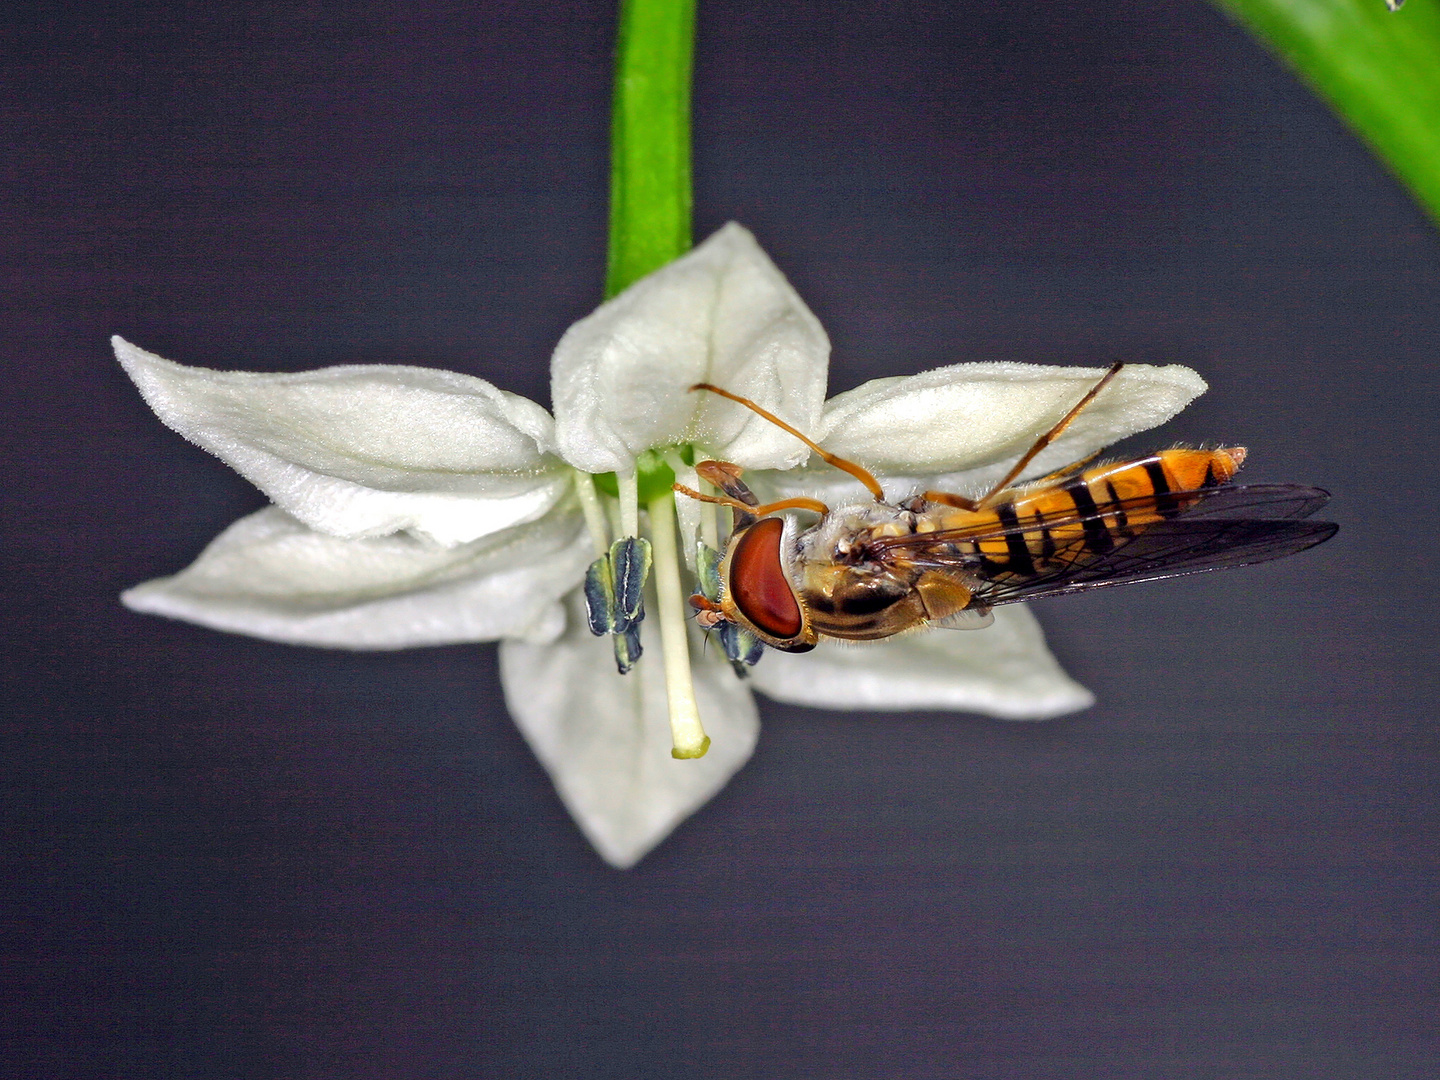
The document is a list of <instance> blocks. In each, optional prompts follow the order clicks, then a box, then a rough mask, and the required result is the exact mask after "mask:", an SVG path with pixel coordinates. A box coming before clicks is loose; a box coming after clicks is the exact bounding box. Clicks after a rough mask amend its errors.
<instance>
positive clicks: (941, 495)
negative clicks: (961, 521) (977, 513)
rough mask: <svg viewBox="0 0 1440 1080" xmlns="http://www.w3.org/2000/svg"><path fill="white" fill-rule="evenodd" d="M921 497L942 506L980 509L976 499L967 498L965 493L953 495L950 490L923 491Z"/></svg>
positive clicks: (957, 508) (959, 508) (958, 508)
mask: <svg viewBox="0 0 1440 1080" xmlns="http://www.w3.org/2000/svg"><path fill="white" fill-rule="evenodd" d="M920 498H922V499H924V500H925V501H926V502H932V503H939V504H940V505H941V506H953V507H955V509H956V510H978V509H979V507H980V504H979V503H978V502H977V501H976V500H974V499H967V498H966V497H965V496H964V495H952V494H950V492H948V491H922V492H921V493H920Z"/></svg>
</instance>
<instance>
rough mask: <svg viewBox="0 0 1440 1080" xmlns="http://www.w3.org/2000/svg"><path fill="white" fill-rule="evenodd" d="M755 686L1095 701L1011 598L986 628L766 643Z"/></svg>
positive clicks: (857, 700) (808, 697) (800, 694)
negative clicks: (787, 648)
mask: <svg viewBox="0 0 1440 1080" xmlns="http://www.w3.org/2000/svg"><path fill="white" fill-rule="evenodd" d="M751 681H752V682H753V683H754V685H755V688H756V689H757V690H759V691H760V692H761V693H762V694H765V695H767V696H768V697H772V698H774V699H775V700H777V701H788V702H791V703H793V704H796V705H810V706H813V707H816V708H834V709H883V710H886V711H895V712H899V711H902V710H905V709H943V710H946V711H954V712H977V713H986V714H988V715H990V716H998V717H1001V718H1002V719H1005V720H1045V719H1048V718H1050V717H1052V716H1059V715H1060V714H1061V713H1068V712H1074V711H1075V710H1077V709H1084V708H1087V707H1089V706H1090V705H1093V704H1094V703H1095V699H1094V697H1093V696H1092V695H1091V694H1090V692H1089V691H1088V690H1086V689H1085V688H1084V687H1083V686H1081V685H1080V684H1079V683H1077V682H1075V681H1074V680H1072V679H1071V678H1070V677H1069V676H1068V675H1066V674H1065V672H1064V671H1062V670H1061V669H1060V665H1059V663H1058V662H1057V661H1056V660H1055V658H1054V657H1053V656H1051V655H1050V650H1049V649H1047V648H1046V647H1045V637H1044V635H1043V634H1042V633H1041V632H1040V625H1039V623H1037V622H1036V621H1035V617H1034V616H1033V615H1031V614H1030V612H1029V611H1027V610H1026V609H1024V608H1023V607H1021V606H1019V605H1018V604H1010V605H1007V606H1005V607H1001V608H996V609H995V622H994V623H993V624H992V625H991V626H989V627H987V628H986V629H984V630H927V631H923V632H921V633H918V634H907V635H905V636H903V637H898V638H890V639H888V640H886V641H881V642H874V643H868V644H853V645H852V644H841V643H838V642H832V641H825V642H824V643H822V644H821V645H820V647H819V648H817V649H816V650H815V651H814V652H810V653H801V654H788V653H778V652H774V651H769V652H766V654H765V656H764V657H763V658H762V659H761V660H760V663H759V664H757V665H756V666H755V668H754V671H753V678H752V680H751Z"/></svg>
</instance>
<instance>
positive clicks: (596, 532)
mask: <svg viewBox="0 0 1440 1080" xmlns="http://www.w3.org/2000/svg"><path fill="white" fill-rule="evenodd" d="M575 491H576V493H577V494H578V495H579V496H580V509H581V510H583V511H584V512H585V527H586V528H587V529H589V530H590V542H591V543H593V544H594V545H595V554H596V555H597V556H600V557H601V558H604V556H605V554H606V553H607V552H608V551H609V550H610V530H609V529H608V528H607V527H606V524H605V510H604V508H603V507H602V506H601V505H600V496H599V495H597V494H596V493H595V481H594V479H593V478H592V477H591V476H590V474H589V473H587V472H581V471H580V470H579V469H576V470H575Z"/></svg>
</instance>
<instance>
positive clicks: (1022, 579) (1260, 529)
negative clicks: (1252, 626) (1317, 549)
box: [927, 518, 1339, 607]
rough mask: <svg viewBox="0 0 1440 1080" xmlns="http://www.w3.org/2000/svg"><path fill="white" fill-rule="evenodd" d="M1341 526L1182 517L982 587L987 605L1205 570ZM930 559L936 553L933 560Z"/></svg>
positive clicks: (1261, 556)
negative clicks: (1099, 551) (1096, 552)
mask: <svg viewBox="0 0 1440 1080" xmlns="http://www.w3.org/2000/svg"><path fill="white" fill-rule="evenodd" d="M1338 528H1339V526H1338V525H1336V524H1334V523H1333V522H1329V521H1283V520H1282V521H1247V520H1244V519H1234V520H1232V519H1228V518H1216V519H1200V520H1190V519H1182V520H1178V521H1160V522H1156V523H1155V524H1153V525H1149V526H1147V527H1146V528H1145V529H1144V531H1143V532H1141V533H1139V534H1138V535H1137V536H1136V537H1135V538H1134V539H1133V540H1128V541H1126V542H1124V543H1122V544H1120V545H1119V546H1117V547H1115V548H1114V549H1112V550H1111V551H1108V552H1106V553H1105V554H1103V555H1094V554H1092V553H1090V552H1089V551H1086V550H1085V549H1084V547H1083V545H1080V544H1075V545H1072V546H1071V547H1069V548H1067V549H1062V551H1061V552H1059V553H1057V555H1058V556H1059V558H1058V559H1057V562H1056V563H1055V564H1053V568H1051V567H1046V568H1045V569H1042V570H1041V571H1040V572H1039V573H1038V574H1033V575H1025V576H1021V575H1018V574H1016V575H1008V574H1007V575H1000V576H998V577H997V578H995V579H994V580H989V581H981V582H980V583H979V584H977V585H976V587H975V601H976V602H977V603H979V604H982V605H985V606H987V607H994V606H997V605H1000V604H1013V603H1016V602H1017V601H1021V600H1037V599H1039V598H1041V597H1045V596H1058V595H1060V594H1062V593H1070V592H1080V591H1083V590H1086V589H1098V588H1104V587H1107V586H1110V585H1129V584H1133V583H1134V582H1137V581H1156V580H1159V579H1161V578H1170V577H1180V576H1182V575H1184V574H1201V573H1205V572H1206V571H1209V570H1220V569H1223V568H1225V567H1230V566H1249V565H1250V564H1252V563H1260V562H1268V561H1269V560H1271V559H1280V558H1283V557H1285V556H1286V555H1294V554H1295V553H1296V552H1300V551H1304V550H1305V549H1306V548H1311V547H1314V546H1315V545H1316V544H1320V543H1323V542H1324V541H1326V540H1328V539H1329V538H1330V537H1332V536H1333V535H1335V531H1336V529H1338ZM927 561H928V560H927Z"/></svg>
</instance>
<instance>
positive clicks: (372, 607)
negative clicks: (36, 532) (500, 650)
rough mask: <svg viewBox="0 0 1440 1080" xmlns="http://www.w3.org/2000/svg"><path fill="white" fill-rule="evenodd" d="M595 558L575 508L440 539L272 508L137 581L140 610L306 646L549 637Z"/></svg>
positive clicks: (129, 601) (135, 604)
mask: <svg viewBox="0 0 1440 1080" xmlns="http://www.w3.org/2000/svg"><path fill="white" fill-rule="evenodd" d="M590 558H591V552H590V547H589V543H588V538H587V537H586V535H585V530H584V528H583V523H582V521H581V518H580V515H579V513H578V512H573V511H568V512H567V511H566V510H564V509H562V510H557V511H555V512H553V513H551V514H549V515H547V516H546V517H545V518H543V519H541V520H540V521H535V522H530V523H528V524H526V525H520V526H516V527H515V528H513V529H507V530H505V531H503V532H500V533H495V534H492V535H490V536H487V537H485V538H483V539H481V540H476V541H472V542H471V543H468V544H462V545H458V546H455V547H440V546H438V545H436V544H432V543H429V542H427V541H424V540H420V539H417V538H416V537H413V536H408V535H406V534H403V533H401V534H396V535H393V536H380V537H368V538H363V539H359V540H345V539H342V538H340V537H336V536H329V535H326V534H325V533H320V532H315V531H314V530H312V529H310V528H308V527H306V526H305V525H303V524H302V523H300V522H299V521H296V520H295V519H294V518H292V517H290V516H289V515H288V514H286V513H285V512H284V511H282V510H277V509H275V508H274V507H269V508H267V509H265V510H261V511H260V512H258V513H255V514H251V515H250V516H249V517H246V518H241V519H240V520H239V521H237V522H236V523H235V524H234V525H231V526H230V527H229V528H228V529H226V530H225V531H224V532H223V533H221V534H220V535H219V536H218V537H216V538H215V540H214V541H213V542H212V543H211V544H210V546H209V547H207V548H206V549H205V550H204V552H202V553H201V555H200V557H199V558H198V559H196V560H195V562H194V563H193V564H191V565H190V566H189V567H188V568H186V569H185V570H182V571H181V572H180V573H178V574H176V575H175V576H174V577H166V578H157V579H155V580H154V581H147V582H145V583H144V584H143V585H137V586H136V587H135V588H133V589H131V590H130V591H129V592H127V593H125V595H124V596H123V597H122V599H123V600H124V601H125V604H126V606H128V607H130V608H132V609H134V610H135V611H143V612H148V613H150V614H154V615H166V616H169V617H170V618H172V619H184V620H186V621H188V622H195V623H200V624H201V625H202V626H209V627H213V628H214V629H216V630H228V631H230V632H232V633H238V634H250V635H252V636H254V637H262V638H269V639H270V640H272V641H285V642H290V643H293V644H298V645H322V646H329V647H332V648H342V649H402V648H408V647H410V646H416V645H442V644H447V643H451V642H462V641H491V640H494V639H496V638H502V637H523V638H528V639H536V640H551V639H553V638H554V637H555V636H557V635H558V634H559V632H560V630H561V627H562V626H563V622H564V618H563V612H562V610H561V606H560V604H559V602H558V600H559V598H560V597H561V596H563V595H564V594H565V593H567V592H569V591H570V590H571V589H573V588H574V587H575V583H576V581H578V580H579V579H580V577H581V576H583V575H584V573H585V566H586V564H587V563H588V562H589V560H590Z"/></svg>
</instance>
